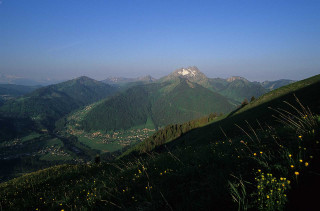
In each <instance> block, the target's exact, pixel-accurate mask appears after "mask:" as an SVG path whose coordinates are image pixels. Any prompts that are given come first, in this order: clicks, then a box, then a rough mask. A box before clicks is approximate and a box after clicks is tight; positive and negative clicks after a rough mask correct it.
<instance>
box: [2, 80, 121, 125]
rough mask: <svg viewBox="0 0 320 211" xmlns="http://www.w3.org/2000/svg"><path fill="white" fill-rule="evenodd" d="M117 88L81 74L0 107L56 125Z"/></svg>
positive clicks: (5, 113) (9, 113) (4, 111)
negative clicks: (56, 122) (60, 119)
mask: <svg viewBox="0 0 320 211" xmlns="http://www.w3.org/2000/svg"><path fill="white" fill-rule="evenodd" d="M115 91H116V88H114V87H111V86H110V85H107V84H105V83H102V82H99V81H96V80H93V79H90V78H88V77H80V78H77V79H73V80H69V81H66V82H62V83H59V84H55V85H50V86H46V87H42V88H39V89H37V90H35V91H33V92H31V93H29V94H27V95H24V96H22V97H20V98H17V99H16V100H10V101H7V102H5V103H4V105H3V106H2V107H0V114H2V115H3V116H10V117H19V118H22V117H23V118H30V119H32V120H34V121H37V122H39V123H41V124H42V125H43V126H45V127H49V128H51V129H52V128H53V127H54V125H55V121H56V120H58V119H59V118H61V117H63V116H64V115H66V114H68V113H69V112H71V111H73V110H75V109H78V108H80V107H81V106H84V105H87V104H90V103H93V102H96V101H98V100H101V99H103V98H105V97H107V96H109V95H111V94H112V93H114V92H115Z"/></svg>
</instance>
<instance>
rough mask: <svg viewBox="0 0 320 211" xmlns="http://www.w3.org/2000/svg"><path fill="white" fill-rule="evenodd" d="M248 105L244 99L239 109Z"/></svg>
mask: <svg viewBox="0 0 320 211" xmlns="http://www.w3.org/2000/svg"><path fill="white" fill-rule="evenodd" d="M248 104H249V103H248V100H247V98H245V99H244V100H243V101H242V103H241V107H244V106H246V105H248Z"/></svg>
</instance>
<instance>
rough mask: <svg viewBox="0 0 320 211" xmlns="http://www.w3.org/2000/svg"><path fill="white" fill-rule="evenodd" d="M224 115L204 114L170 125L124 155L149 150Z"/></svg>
mask: <svg viewBox="0 0 320 211" xmlns="http://www.w3.org/2000/svg"><path fill="white" fill-rule="evenodd" d="M222 115H223V114H222V113H219V114H218V113H211V114H209V115H208V116H204V117H202V118H199V119H196V120H192V121H189V122H186V123H183V124H174V125H168V126H166V127H165V128H163V129H161V130H159V131H158V132H156V133H155V134H153V135H152V136H151V137H149V138H147V139H146V140H145V141H143V142H141V143H140V144H138V145H137V146H135V147H133V148H132V149H131V150H129V151H127V152H126V153H124V154H123V155H128V154H130V153H145V152H149V151H151V150H153V149H154V148H156V147H157V146H160V145H162V144H164V143H167V142H169V141H172V140H174V139H176V138H178V137H180V136H181V135H183V134H184V133H186V132H188V131H190V130H192V129H195V128H198V127H201V126H204V125H206V124H208V123H210V122H212V121H213V120H215V119H217V118H218V117H220V116H222Z"/></svg>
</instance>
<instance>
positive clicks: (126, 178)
mask: <svg viewBox="0 0 320 211" xmlns="http://www.w3.org/2000/svg"><path fill="white" fill-rule="evenodd" d="M319 81H320V76H316V77H313V78H310V79H307V80H304V81H301V82H299V83H296V84H291V85H289V86H287V87H284V88H285V89H281V90H276V91H274V92H271V93H269V95H265V96H264V98H263V97H262V98H260V99H258V100H257V101H256V104H249V105H247V106H245V107H243V108H241V109H239V110H238V112H235V113H233V114H231V115H230V116H228V117H226V118H224V119H222V120H217V121H216V122H214V123H211V124H209V125H205V123H198V124H196V123H194V124H191V123H190V125H191V126H192V127H193V128H195V129H193V130H192V128H189V132H188V129H184V130H182V131H181V130H180V129H179V128H183V125H182V126H180V125H173V126H170V127H168V128H165V129H164V130H162V132H161V133H162V135H163V138H164V139H165V140H164V143H165V142H167V138H168V137H171V141H170V142H169V143H167V144H165V145H163V143H162V145H161V146H158V147H157V148H156V149H155V150H152V151H150V150H151V149H147V148H145V150H141V149H142V148H138V149H137V148H136V150H135V152H136V153H132V154H130V155H131V156H130V155H128V156H126V157H123V158H121V159H118V160H115V161H113V162H109V163H102V164H91V165H87V164H86V165H64V166H57V167H52V168H49V169H46V170H43V171H38V172H35V173H32V174H29V175H25V176H23V177H20V178H17V179H14V180H11V181H9V182H6V183H3V184H0V203H1V206H2V208H3V209H4V210H7V209H20V210H21V209H24V210H26V209H37V208H38V209H41V210H47V209H64V210H66V209H93V210H98V209H108V210H119V209H127V210H183V209H186V210H238V209H240V210H242V209H247V208H249V209H252V210H284V209H285V208H287V209H290V210H292V207H293V208H295V209H300V210H310V209H312V208H313V207H312V206H314V205H317V199H316V197H317V195H316V194H311V193H312V191H315V190H319V176H318V175H319V173H320V169H319V166H320V159H319V158H320V154H319V150H320V147H319V140H320V130H319V120H318V118H319V117H318V115H319V111H320V110H319V95H317V93H318V90H319ZM293 93H295V94H296V96H298V97H299V99H300V101H301V102H302V103H303V104H304V105H308V106H309V107H310V108H311V109H312V110H313V113H312V112H310V111H309V110H308V109H307V108H306V107H304V106H301V105H299V103H298V102H296V99H295V98H294V97H293V96H292V95H293ZM311 96H312V97H311ZM284 100H286V101H290V103H292V104H294V105H295V107H296V108H297V110H298V111H299V112H298V111H292V112H290V113H287V112H285V111H283V110H281V108H282V109H285V110H286V111H288V110H290V109H292V108H291V106H290V105H288V104H286V103H283V101H284ZM270 105H271V106H272V107H274V108H280V109H278V110H277V111H272V110H270V109H268V107H269V106H270ZM255 109H256V110H255ZM279 112H280V113H279ZM271 114H274V115H275V116H277V117H278V120H282V123H277V122H276V121H274V118H272V116H271ZM256 119H258V120H259V122H260V126H259V128H255V129H254V130H251V129H250V127H249V126H248V124H247V123H246V122H245V120H248V123H250V125H252V127H253V128H254V124H255V121H256ZM235 123H237V124H238V126H239V127H241V128H242V129H243V130H244V131H242V129H240V128H239V127H237V126H235V125H234V124H235ZM186 125H188V123H187V124H186ZM204 125H205V126H204ZM199 126H203V127H199ZM169 128H171V129H172V130H171V129H170V130H169ZM221 129H223V131H224V132H225V134H224V133H223V132H221ZM178 133H179V135H177V134H178ZM157 134H160V131H159V133H157ZM155 135H156V134H155ZM175 137H178V139H176V138H175ZM146 142H149V143H150V144H151V142H152V140H151V139H149V140H147V141H146ZM141 146H143V145H141ZM141 146H140V147H141ZM144 152H148V153H144ZM140 153H142V154H140Z"/></svg>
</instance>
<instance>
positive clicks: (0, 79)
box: [0, 73, 61, 86]
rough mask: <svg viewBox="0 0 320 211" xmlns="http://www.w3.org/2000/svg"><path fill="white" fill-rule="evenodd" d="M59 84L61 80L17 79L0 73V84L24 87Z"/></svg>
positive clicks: (17, 77)
mask: <svg viewBox="0 0 320 211" xmlns="http://www.w3.org/2000/svg"><path fill="white" fill-rule="evenodd" d="M59 82H61V80H54V79H50V78H47V79H38V80H37V79H31V78H26V77H19V76H15V75H8V74H3V73H0V84H16V85H24V86H39V85H41V86H48V85H51V84H56V83H59Z"/></svg>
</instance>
